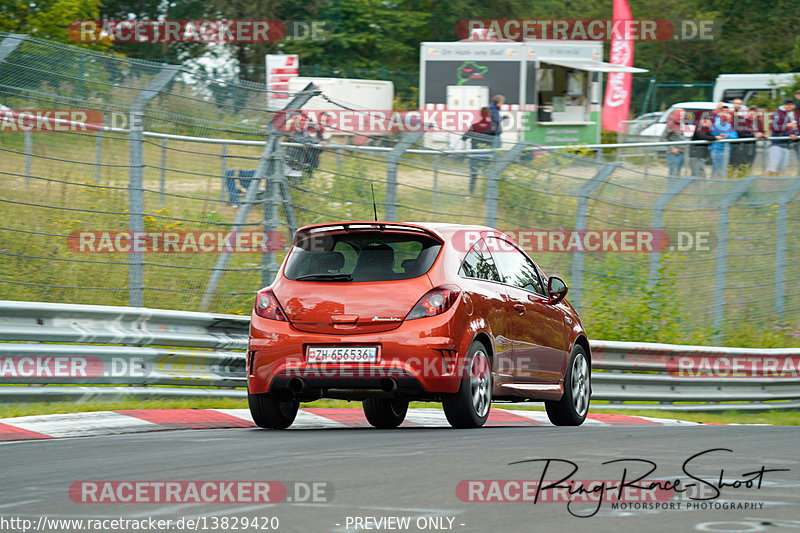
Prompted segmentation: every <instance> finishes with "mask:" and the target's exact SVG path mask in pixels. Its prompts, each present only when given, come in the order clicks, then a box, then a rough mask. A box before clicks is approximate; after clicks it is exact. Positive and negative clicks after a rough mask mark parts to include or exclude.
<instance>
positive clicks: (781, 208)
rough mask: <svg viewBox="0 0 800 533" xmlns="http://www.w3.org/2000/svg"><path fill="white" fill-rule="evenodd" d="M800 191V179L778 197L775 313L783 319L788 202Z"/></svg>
mask: <svg viewBox="0 0 800 533" xmlns="http://www.w3.org/2000/svg"><path fill="white" fill-rule="evenodd" d="M798 192H800V179H797V180H795V181H794V183H793V184H792V186H791V187H790V188H789V189H788V190H786V191H784V192H783V193H781V195H780V197H779V198H778V216H777V219H776V221H775V314H776V315H778V318H779V319H781V320H783V314H784V311H785V306H786V292H785V291H786V233H787V231H788V228H787V221H788V219H789V212H788V211H789V210H788V208H787V204H788V203H789V202H790V201H791V200H792V198H793V197H794V196H795V195H796V194H797V193H798Z"/></svg>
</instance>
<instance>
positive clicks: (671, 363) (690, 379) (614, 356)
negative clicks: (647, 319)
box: [591, 341, 800, 411]
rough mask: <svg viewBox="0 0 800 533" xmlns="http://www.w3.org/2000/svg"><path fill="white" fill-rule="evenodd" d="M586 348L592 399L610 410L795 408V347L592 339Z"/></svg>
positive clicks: (798, 377)
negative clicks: (590, 366)
mask: <svg viewBox="0 0 800 533" xmlns="http://www.w3.org/2000/svg"><path fill="white" fill-rule="evenodd" d="M591 347H592V388H593V392H592V400H604V401H609V402H611V404H610V405H609V407H610V408H614V409H618V408H620V409H631V408H635V409H642V408H644V409H670V410H680V411H721V410H728V409H737V410H759V409H796V408H798V407H800V368H799V367H798V365H800V348H767V349H751V348H727V347H715V346H684V345H674V344H656V343H640V342H619V341H594V342H592V343H591ZM622 402H626V403H622ZM627 402H636V403H635V404H631V403H627ZM642 402H657V403H645V404H642ZM689 402H691V403H689ZM694 402H701V403H694ZM731 402H732V403H731ZM598 405H599V404H596V405H595V407H597V406H598Z"/></svg>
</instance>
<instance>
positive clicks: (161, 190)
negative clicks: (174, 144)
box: [158, 139, 167, 207]
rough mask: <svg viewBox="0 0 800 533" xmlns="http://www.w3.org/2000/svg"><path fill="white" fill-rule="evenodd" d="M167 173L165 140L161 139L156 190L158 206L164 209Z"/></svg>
mask: <svg viewBox="0 0 800 533" xmlns="http://www.w3.org/2000/svg"><path fill="white" fill-rule="evenodd" d="M166 173H167V140H166V139H161V183H160V184H159V189H158V205H159V206H160V207H164V181H165V178H166Z"/></svg>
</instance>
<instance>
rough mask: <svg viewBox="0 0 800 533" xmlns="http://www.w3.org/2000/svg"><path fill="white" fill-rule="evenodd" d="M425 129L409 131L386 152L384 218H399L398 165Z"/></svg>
mask: <svg viewBox="0 0 800 533" xmlns="http://www.w3.org/2000/svg"><path fill="white" fill-rule="evenodd" d="M424 134H425V132H424V131H408V132H406V133H404V134H403V137H402V139H400V140H399V141H397V143H396V144H395V145H394V147H393V148H392V149H391V150H389V152H387V154H386V197H385V198H384V199H383V219H384V220H388V221H395V220H397V167H398V165H399V163H400V158H401V157H403V154H404V153H406V150H408V149H409V148H411V147H412V146H414V145H415V144H416V143H417V141H419V140H420V139H421V138H422V136H423V135H424Z"/></svg>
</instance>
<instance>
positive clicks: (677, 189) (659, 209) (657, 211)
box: [649, 176, 695, 287]
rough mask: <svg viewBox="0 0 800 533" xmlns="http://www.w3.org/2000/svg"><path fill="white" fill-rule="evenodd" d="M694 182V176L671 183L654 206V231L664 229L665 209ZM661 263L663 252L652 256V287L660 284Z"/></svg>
mask: <svg viewBox="0 0 800 533" xmlns="http://www.w3.org/2000/svg"><path fill="white" fill-rule="evenodd" d="M693 181H695V178H693V177H692V176H688V177H685V178H684V177H680V178H677V179H676V180H674V181H672V182H671V183H670V186H669V187H668V188H667V192H665V193H664V194H662V195H661V196H659V197H658V200H656V203H655V204H653V221H652V223H651V224H650V226H651V229H652V230H654V231H656V230H663V229H664V208H665V207H666V206H667V204H669V203H670V202H671V201H672V199H673V198H675V197H676V196H678V195H679V194H680V193H682V192H683V190H684V189H685V188H686V187H688V186H689V184H690V183H692V182H693ZM660 262H661V251H658V252H653V253H651V254H650V281H649V285H650V287H655V285H656V283H658V265H659V263H660Z"/></svg>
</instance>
